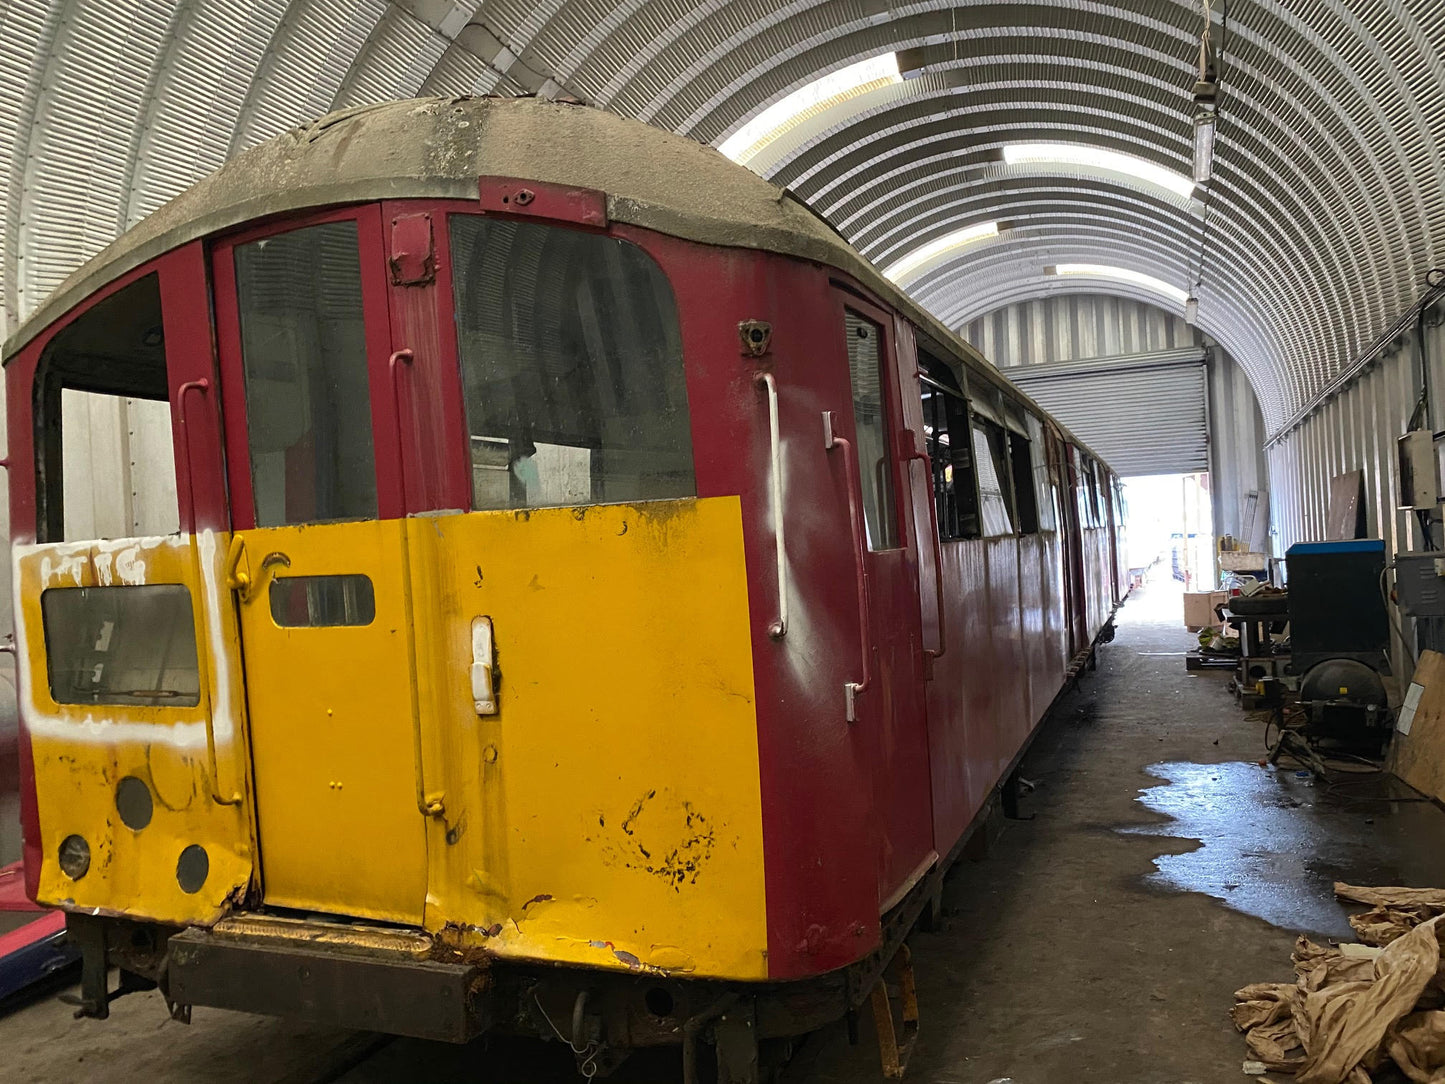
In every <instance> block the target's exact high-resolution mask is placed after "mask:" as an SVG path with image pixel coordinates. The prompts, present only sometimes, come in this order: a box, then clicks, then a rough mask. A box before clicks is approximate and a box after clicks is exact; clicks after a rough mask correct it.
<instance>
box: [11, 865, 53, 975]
mask: <svg viewBox="0 0 1445 1084" xmlns="http://www.w3.org/2000/svg"><path fill="white" fill-rule="evenodd" d="M43 910H45V908H43V907H41V906H40V905H39V904H37V903H35V902H33V901H32V900H31V899H30V897H29V896H28V895H26V894H25V864H24V863H23V862H11V863H10V864H9V865H8V866H5V867H4V868H3V869H0V911H43ZM0 955H3V954H0Z"/></svg>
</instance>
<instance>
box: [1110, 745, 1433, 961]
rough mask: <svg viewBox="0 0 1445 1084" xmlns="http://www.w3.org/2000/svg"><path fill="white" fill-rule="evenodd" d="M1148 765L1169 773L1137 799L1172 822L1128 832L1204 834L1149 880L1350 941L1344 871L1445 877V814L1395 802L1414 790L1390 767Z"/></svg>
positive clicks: (1423, 880) (1408, 880)
mask: <svg viewBox="0 0 1445 1084" xmlns="http://www.w3.org/2000/svg"><path fill="white" fill-rule="evenodd" d="M1147 770H1148V772H1149V774H1150V775H1154V776H1157V777H1158V778H1159V779H1161V780H1163V782H1162V783H1161V784H1160V785H1159V786H1156V787H1149V788H1147V789H1145V790H1143V791H1142V792H1141V793H1140V796H1139V798H1138V801H1139V802H1141V803H1142V804H1143V805H1144V806H1146V807H1147V808H1148V809H1151V810H1153V811H1154V812H1156V813H1160V814H1163V815H1164V816H1167V817H1170V818H1172V820H1171V821H1169V822H1165V823H1160V824H1150V825H1138V826H1131V827H1127V828H1120V829H1119V831H1120V832H1122V833H1124V834H1127V835H1143V836H1167V837H1171V838H1178V837H1182V838H1184V839H1197V840H1199V841H1200V844H1201V845H1200V846H1199V847H1198V848H1196V849H1194V850H1192V851H1189V852H1187V853H1185V854H1164V855H1160V856H1159V857H1158V858H1156V859H1155V860H1154V865H1155V867H1156V872H1154V873H1152V874H1149V875H1148V876H1147V877H1146V878H1145V882H1146V883H1147V884H1149V885H1152V886H1155V887H1157V888H1161V889H1165V890H1171V891H1179V892H1201V893H1204V894H1205V895H1208V896H1212V897H1214V898H1215V899H1217V900H1221V901H1223V902H1224V903H1225V904H1227V905H1228V906H1229V907H1232V908H1234V909H1235V910H1237V911H1243V912H1244V913H1246V914H1250V915H1255V916H1257V917H1259V918H1262V919H1264V920H1265V921H1266V922H1269V923H1271V924H1272V925H1275V926H1279V927H1282V928H1285V929H1289V930H1299V931H1301V932H1308V933H1313V934H1316V935H1322V936H1329V937H1338V938H1346V939H1351V938H1352V936H1353V935H1352V934H1351V931H1350V926H1349V923H1348V922H1347V921H1346V915H1347V913H1348V912H1347V911H1346V909H1345V908H1344V907H1343V906H1341V905H1340V904H1339V903H1338V902H1336V900H1335V898H1334V893H1333V889H1332V886H1333V883H1334V882H1335V881H1337V880H1341V881H1350V882H1353V883H1355V884H1413V885H1429V884H1432V883H1433V884H1437V885H1445V880H1442V879H1441V878H1442V877H1445V861H1442V860H1441V858H1440V857H1439V855H1440V854H1441V851H1442V849H1445V847H1442V844H1445V814H1442V813H1441V811H1440V810H1438V809H1436V808H1435V807H1433V806H1431V805H1428V804H1421V803H1408V802H1400V801H1390V800H1389V797H1390V796H1399V795H1402V794H1404V793H1405V792H1406V788H1403V787H1401V786H1400V784H1398V783H1393V782H1392V781H1391V780H1389V779H1387V778H1385V777H1383V776H1373V777H1370V778H1368V779H1367V778H1362V777H1350V778H1349V780H1348V781H1347V782H1345V783H1342V784H1340V785H1337V786H1329V785H1326V784H1321V783H1316V782H1315V781H1314V780H1313V779H1312V778H1310V777H1309V776H1308V775H1300V774H1297V773H1296V772H1294V771H1292V770H1289V769H1279V770H1276V769H1271V768H1262V767H1260V766H1259V765H1258V764H1255V763H1240V762H1234V763H1225V764H1194V763H1187V762H1171V763H1164V764H1154V765H1151V766H1150V767H1149V768H1148V769H1147ZM1391 787H1394V788H1398V789H1397V790H1391V789H1389V788H1391Z"/></svg>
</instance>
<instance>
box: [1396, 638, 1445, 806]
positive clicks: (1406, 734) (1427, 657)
mask: <svg viewBox="0 0 1445 1084" xmlns="http://www.w3.org/2000/svg"><path fill="white" fill-rule="evenodd" d="M1417 685H1418V686H1420V689H1419V691H1418V692H1416V690H1415V686H1417ZM1417 698H1418V699H1417ZM1412 701H1414V702H1415V703H1414V710H1413V711H1411V709H1410V704H1411V702H1412ZM1388 767H1389V769H1390V771H1391V772H1393V773H1394V774H1395V775H1397V776H1399V777H1400V778H1401V779H1402V780H1404V781H1405V782H1406V783H1408V784H1410V786H1412V787H1414V788H1415V789H1416V790H1418V791H1419V792H1420V793H1421V794H1426V795H1429V796H1430V797H1432V798H1436V799H1440V800H1445V655H1442V654H1440V653H1439V652H1437V651H1422V652H1420V663H1419V665H1418V666H1416V667H1415V676H1414V678H1412V679H1411V682H1410V688H1409V690H1408V691H1407V693H1406V697H1405V704H1404V706H1403V707H1402V708H1401V709H1400V714H1399V717H1398V719H1397V720H1396V723H1395V740H1394V741H1393V742H1392V743H1391V745H1390V759H1389V763H1388Z"/></svg>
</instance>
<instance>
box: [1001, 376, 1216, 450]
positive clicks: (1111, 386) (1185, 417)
mask: <svg viewBox="0 0 1445 1084" xmlns="http://www.w3.org/2000/svg"><path fill="white" fill-rule="evenodd" d="M1004 374H1005V375H1006V376H1007V377H1008V378H1009V379H1010V380H1012V381H1013V382H1014V383H1016V384H1017V385H1018V386H1019V387H1020V388H1022V389H1023V390H1024V391H1025V392H1027V393H1028V394H1029V395H1031V396H1032V397H1033V398H1034V399H1036V400H1037V401H1038V403H1039V405H1040V406H1042V407H1043V408H1044V409H1045V410H1047V411H1048V412H1049V413H1050V414H1052V415H1054V417H1056V418H1058V419H1059V421H1061V422H1063V424H1064V425H1065V426H1067V427H1068V428H1069V429H1070V430H1072V431H1073V433H1074V434H1075V435H1076V436H1077V437H1078V438H1079V439H1080V440H1082V441H1083V442H1084V443H1085V444H1087V445H1088V446H1089V447H1090V448H1091V449H1093V450H1094V451H1095V452H1096V453H1098V454H1099V455H1100V456H1102V457H1103V458H1104V461H1105V462H1107V463H1108V464H1109V466H1111V467H1113V468H1114V470H1115V471H1117V472H1118V473H1119V474H1121V475H1124V476H1129V475H1143V474H1188V473H1193V472H1195V471H1207V470H1208V469H1209V437H1208V414H1209V411H1208V405H1209V402H1208V370H1207V369H1206V368H1205V354H1204V351H1203V350H1201V349H1188V350H1172V351H1169V352H1167V353H1160V354H1146V355H1136V356H1133V357H1130V358H1127V359H1123V358H1112V359H1104V358H1093V359H1090V360H1088V361H1082V362H1077V361H1075V362H1064V363H1059V364H1052V365H1031V366H1028V367H1018V368H1010V369H1005V370H1004Z"/></svg>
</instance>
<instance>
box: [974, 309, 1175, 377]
mask: <svg viewBox="0 0 1445 1084" xmlns="http://www.w3.org/2000/svg"><path fill="white" fill-rule="evenodd" d="M962 335H963V337H964V338H965V339H967V340H968V341H969V342H971V343H973V345H974V346H976V347H978V348H979V349H980V350H981V351H983V356H984V357H986V358H988V359H989V360H990V361H992V362H993V363H994V364H995V365H997V366H998V367H999V368H1000V369H1003V368H1007V367H1009V366H1011V365H1050V364H1053V363H1055V362H1060V361H1082V360H1084V359H1085V358H1111V357H1120V356H1123V355H1126V354H1153V353H1158V352H1160V351H1163V350H1179V349H1181V348H1183V347H1186V346H1195V345H1197V344H1198V342H1199V333H1198V332H1197V331H1196V330H1195V329H1194V328H1192V327H1190V326H1189V325H1188V324H1186V323H1185V322H1184V321H1183V320H1181V319H1180V318H1179V317H1178V316H1176V315H1174V314H1173V313H1170V312H1165V311H1164V310H1163V309H1160V308H1156V307H1155V306H1153V305H1146V304H1145V303H1144V302H1142V301H1133V300H1130V299H1128V298H1124V297H1111V296H1108V295H1105V294H1089V293H1082V294H1060V295H1058V296H1054V297H1047V298H1040V299H1039V300H1037V301H1021V302H1018V303H1017V304H1013V305H1005V306H1004V307H1003V308H1001V309H995V310H994V311H993V312H990V313H988V314H987V315H985V316H981V317H979V318H978V319H977V320H973V321H971V322H969V323H968V324H965V325H964V327H963V329H962Z"/></svg>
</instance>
